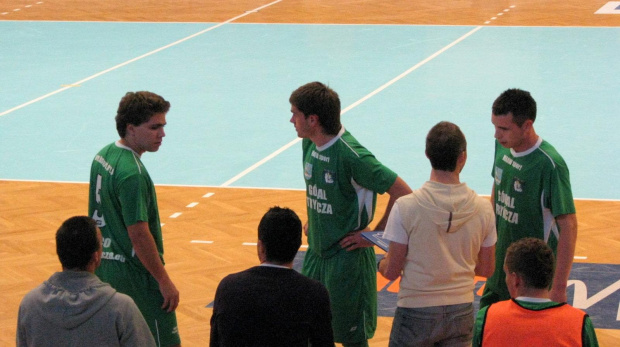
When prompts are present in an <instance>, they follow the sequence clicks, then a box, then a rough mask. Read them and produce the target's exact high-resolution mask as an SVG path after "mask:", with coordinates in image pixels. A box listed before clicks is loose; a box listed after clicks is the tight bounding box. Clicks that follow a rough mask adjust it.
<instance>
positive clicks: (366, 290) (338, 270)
mask: <svg viewBox="0 0 620 347" xmlns="http://www.w3.org/2000/svg"><path fill="white" fill-rule="evenodd" d="M302 274H304V275H306V276H308V277H310V278H313V279H316V280H318V281H319V282H321V283H323V284H324V285H325V287H326V288H327V291H328V292H329V299H330V301H331V307H332V327H333V329H334V340H335V341H336V342H340V343H360V342H363V341H366V340H368V339H370V338H372V337H373V336H374V334H375V330H376V328H377V264H376V260H375V251H374V249H373V248H372V247H369V248H360V249H356V250H354V251H350V252H347V251H345V250H341V251H339V252H338V253H336V254H335V255H334V256H332V257H330V258H321V257H320V256H318V255H316V254H315V253H314V252H312V250H310V249H308V252H306V256H305V258H304V264H303V267H302Z"/></svg>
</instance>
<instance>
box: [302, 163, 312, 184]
mask: <svg viewBox="0 0 620 347" xmlns="http://www.w3.org/2000/svg"><path fill="white" fill-rule="evenodd" d="M304 177H305V178H306V179H307V180H309V179H311V178H312V164H310V163H306V165H304Z"/></svg>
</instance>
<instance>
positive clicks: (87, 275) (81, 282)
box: [16, 216, 155, 347]
mask: <svg viewBox="0 0 620 347" xmlns="http://www.w3.org/2000/svg"><path fill="white" fill-rule="evenodd" d="M101 243H102V237H101V231H100V230H99V228H97V224H96V223H95V221H94V220H92V219H91V218H90V217H84V216H76V217H71V218H69V219H67V220H66V221H65V222H64V223H63V224H62V225H61V226H60V228H59V229H58V231H57V232H56V252H57V254H58V258H59V259H60V263H61V264H62V269H63V271H62V272H56V273H54V274H53V275H52V276H51V277H50V278H49V279H48V280H47V281H45V282H43V284H41V285H39V286H38V287H36V288H35V289H33V290H32V291H30V292H29V293H28V294H26V296H25V297H24V298H23V300H22V302H21V304H20V306H19V314H18V317H17V336H16V339H17V346H18V347H21V346H155V340H154V338H153V335H152V334H151V332H150V330H149V328H148V325H147V324H146V322H145V320H144V318H143V317H142V314H141V313H140V311H139V310H138V307H137V306H136V304H135V303H134V301H133V300H132V299H131V298H130V297H129V296H127V295H125V294H121V293H118V292H117V291H116V290H115V289H113V288H112V287H111V286H110V285H109V284H107V283H104V282H102V281H101V280H99V278H98V277H97V276H96V275H95V269H96V268H97V267H98V266H99V264H100V263H101V256H102V244H101Z"/></svg>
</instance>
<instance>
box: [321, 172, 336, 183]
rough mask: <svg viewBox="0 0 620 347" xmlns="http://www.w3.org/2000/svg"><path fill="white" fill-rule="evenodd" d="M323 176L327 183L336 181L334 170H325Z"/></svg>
mask: <svg viewBox="0 0 620 347" xmlns="http://www.w3.org/2000/svg"><path fill="white" fill-rule="evenodd" d="M323 177H324V178H325V183H334V172H333V171H330V170H325V171H323Z"/></svg>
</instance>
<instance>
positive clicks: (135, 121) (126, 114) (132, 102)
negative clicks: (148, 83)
mask: <svg viewBox="0 0 620 347" xmlns="http://www.w3.org/2000/svg"><path fill="white" fill-rule="evenodd" d="M168 110H170V103H169V102H168V101H166V100H164V98H162V97H161V96H159V95H157V94H155V93H151V92H144V91H143V92H128V93H127V94H125V96H124V97H123V98H122V99H121V101H120V103H119V104H118V111H116V118H115V119H116V131H118V134H119V135H120V137H121V138H124V137H125V135H126V133H127V125H128V124H132V125H140V124H142V123H146V122H148V121H149V120H150V119H151V117H153V115H154V114H156V113H167V112H168Z"/></svg>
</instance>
